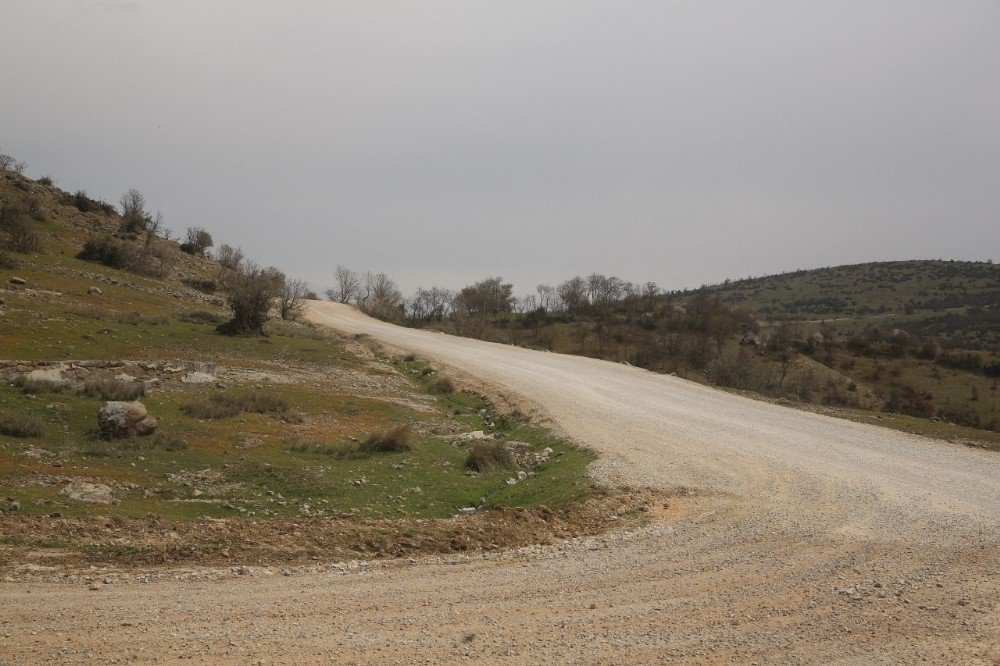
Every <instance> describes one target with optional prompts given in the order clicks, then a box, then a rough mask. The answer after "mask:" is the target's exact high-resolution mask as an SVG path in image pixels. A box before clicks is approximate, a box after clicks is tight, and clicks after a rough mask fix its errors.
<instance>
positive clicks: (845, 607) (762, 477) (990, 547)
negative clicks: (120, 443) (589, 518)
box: [0, 302, 1000, 664]
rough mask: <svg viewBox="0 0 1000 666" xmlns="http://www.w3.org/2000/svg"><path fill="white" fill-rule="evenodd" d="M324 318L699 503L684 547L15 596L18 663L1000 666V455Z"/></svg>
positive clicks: (649, 545) (315, 311) (678, 538)
mask: <svg viewBox="0 0 1000 666" xmlns="http://www.w3.org/2000/svg"><path fill="white" fill-rule="evenodd" d="M309 317H310V318H311V319H312V320H313V321H315V322H318V323H321V324H326V325H329V326H332V327H334V328H337V329H339V330H342V331H345V332H348V333H366V334H368V335H371V336H372V337H374V338H376V339H379V340H381V341H383V342H385V343H386V344H388V345H391V346H393V347H396V348H399V349H406V350H410V351H414V352H416V353H418V354H421V355H424V356H427V357H429V358H432V359H435V360H436V361H437V362H438V363H441V364H444V365H446V366H448V367H450V368H451V369H452V370H453V371H455V372H460V373H468V374H469V375H470V376H474V377H478V378H481V379H483V380H486V381H488V382H490V384H491V385H492V386H494V387H495V388H496V389H498V390H499V391H501V392H509V393H510V394H511V395H514V396H518V397H519V398H520V399H522V400H525V401H527V402H528V404H530V405H533V406H535V407H537V408H539V409H540V410H541V411H542V412H544V414H545V415H547V416H548V417H549V418H550V419H551V420H552V421H553V423H554V424H555V425H556V426H557V427H558V428H559V429H560V430H561V431H562V432H563V433H564V434H566V435H568V436H570V437H573V438H575V439H576V440H578V441H580V442H582V443H584V444H586V445H588V446H591V447H593V448H594V449H596V450H597V451H598V452H600V454H601V456H602V459H601V462H600V463H599V464H598V465H597V466H596V469H595V473H596V474H597V475H598V476H599V477H602V478H604V479H605V480H608V481H610V482H613V483H618V484H622V485H631V486H650V487H654V488H662V489H675V488H678V487H685V488H688V489H691V490H692V491H693V492H692V494H690V495H687V496H684V497H682V498H678V499H677V500H674V501H673V502H672V507H673V508H672V513H673V522H671V523H670V524H668V525H658V526H654V527H652V528H650V529H647V530H643V531H640V532H638V533H635V534H628V535H611V536H608V537H605V538H602V539H596V540H590V541H587V542H584V543H579V544H573V545H569V546H564V547H549V548H544V549H539V552H537V553H535V554H525V555H523V556H518V557H514V558H507V559H504V560H499V561H497V560H483V561H479V562H475V561H474V562H466V563H462V564H458V565H454V566H449V565H445V564H440V563H427V562H424V563H417V564H414V565H412V566H402V567H394V568H387V569H375V570H371V571H367V572H361V573H354V574H347V575H344V574H334V573H329V574H314V575H305V576H295V577H291V578H281V577H274V578H261V577H256V576H253V577H242V578H239V579H236V580H233V581H230V582H204V583H195V582H181V583H153V584H148V585H130V586H108V587H107V588H105V589H102V591H101V592H99V593H93V592H87V591H85V590H80V589H79V588H72V587H69V586H64V585H35V586H33V587H32V588H31V589H30V591H26V590H24V589H23V588H22V587H14V586H10V585H8V586H2V584H0V621H2V622H3V625H2V627H0V639H2V640H3V641H6V642H5V643H4V642H0V660H2V659H4V658H6V659H9V660H11V661H14V662H23V661H25V660H26V659H27V660H30V659H33V658H34V659H39V660H41V659H49V658H52V657H54V656H61V658H65V659H67V660H69V661H82V660H87V659H95V660H100V659H108V658H110V657H112V656H122V655H124V656H128V657H130V658H134V659H140V660H142V659H179V658H195V659H201V660H204V661H212V662H217V661H227V660H228V661H233V662H245V661H248V660H250V659H251V658H255V659H262V660H263V661H264V662H265V663H272V662H278V663H301V662H312V661H329V660H331V659H338V660H341V661H378V662H397V661H405V662H440V661H462V660H467V659H469V660H475V661H491V662H494V661H510V662H517V663H520V662H526V661H527V662H541V661H555V662H599V663H620V662H623V661H632V662H661V661H682V660H691V661H704V662H726V661H729V662H738V663H750V662H754V661H757V662H776V663H789V662H823V663H828V662H844V663H913V662H919V661H922V660H927V661H929V662H932V663H941V662H953V663H984V664H998V663H1000V456H997V455H995V454H990V453H988V452H984V451H980V450H975V449H970V448H964V447H961V446H957V445H952V444H947V443H943V442H937V441H932V440H928V439H924V438H921V437H916V436H911V435H906V434H903V433H900V432H896V431H892V430H886V429H881V428H876V427H871V426H866V425H861V424H857V423H853V422H849V421H843V420H838V419H832V418H828V417H824V416H819V415H814V414H810V413H806V412H801V411H797V410H792V409H787V408H782V407H778V406H774V405H770V404H767V403H762V402H756V401H752V400H748V399H744V398H741V397H737V396H733V395H731V394H727V393H724V392H720V391H715V390H712V389H709V388H705V387H702V386H699V385H697V384H693V383H690V382H686V381H684V380H680V379H677V378H672V377H667V376H662V375H656V374H652V373H648V372H645V371H642V370H638V369H635V368H630V367H627V366H621V365H616V364H612V363H607V362H602V361H595V360H591V359H584V358H579V357H572V356H562V355H556V354H546V353H541V352H532V351H528V350H523V349H518V348H515V347H508V346H502V345H495V344H490V343H484V342H480V341H475V340H468V339H461V338H454V337H449V336H445V335H442V334H438V333H433V332H428V331H416V330H410V329H403V328H399V327H395V326H391V325H389V324H385V323H382V322H378V321H375V320H372V319H369V318H367V317H365V316H363V315H361V314H359V313H358V312H356V311H355V310H353V309H351V308H347V307H345V306H339V305H335V304H331V303H316V302H314V303H311V304H310V310H309ZM32 630H35V631H37V632H38V634H37V635H30V631H32ZM67 645H72V648H67ZM60 650H63V652H60ZM88 655H89V656H88Z"/></svg>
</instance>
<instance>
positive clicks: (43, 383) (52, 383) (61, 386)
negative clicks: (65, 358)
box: [14, 375, 69, 394]
mask: <svg viewBox="0 0 1000 666" xmlns="http://www.w3.org/2000/svg"><path fill="white" fill-rule="evenodd" d="M14 386H16V387H17V388H19V389H21V390H22V391H23V392H25V393H32V394H35V393H62V392H63V391H65V390H66V389H67V388H68V387H69V385H68V384H67V383H66V382H64V381H59V380H55V379H38V378H35V377H29V376H28V375H18V376H17V378H16V379H15V380H14Z"/></svg>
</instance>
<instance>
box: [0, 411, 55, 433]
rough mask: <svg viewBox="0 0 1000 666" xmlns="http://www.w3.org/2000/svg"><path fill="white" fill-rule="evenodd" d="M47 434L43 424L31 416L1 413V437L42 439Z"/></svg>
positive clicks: (18, 413) (17, 413)
mask: <svg viewBox="0 0 1000 666" xmlns="http://www.w3.org/2000/svg"><path fill="white" fill-rule="evenodd" d="M44 432H45V427H44V426H43V425H42V422H41V421H39V420H38V419H37V418H35V417H34V416H32V415H31V414H23V413H20V412H7V411H4V412H0V435H7V436H8V437H41V436H42V434H43V433H44Z"/></svg>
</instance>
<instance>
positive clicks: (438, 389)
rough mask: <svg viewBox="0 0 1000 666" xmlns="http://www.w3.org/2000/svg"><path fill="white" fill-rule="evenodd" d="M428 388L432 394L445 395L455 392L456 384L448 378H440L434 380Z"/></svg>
mask: <svg viewBox="0 0 1000 666" xmlns="http://www.w3.org/2000/svg"><path fill="white" fill-rule="evenodd" d="M427 388H429V389H430V391H431V393H441V394H444V395H448V394H450V393H454V392H455V384H454V383H453V382H452V381H451V380H450V379H448V378H447V377H438V378H437V379H434V380H432V381H431V383H430V384H428V385H427Z"/></svg>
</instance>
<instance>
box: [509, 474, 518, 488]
mask: <svg viewBox="0 0 1000 666" xmlns="http://www.w3.org/2000/svg"><path fill="white" fill-rule="evenodd" d="M507 485H508V486H514V485H517V479H515V478H514V477H512V476H510V477H507Z"/></svg>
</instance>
